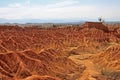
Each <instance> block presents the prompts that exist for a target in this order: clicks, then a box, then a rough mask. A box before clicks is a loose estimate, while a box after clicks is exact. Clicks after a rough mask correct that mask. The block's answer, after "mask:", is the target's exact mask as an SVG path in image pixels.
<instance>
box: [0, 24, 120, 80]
mask: <svg viewBox="0 0 120 80" xmlns="http://www.w3.org/2000/svg"><path fill="white" fill-rule="evenodd" d="M119 58H120V25H117V26H107V25H104V24H102V23H99V22H97V23H96V22H87V23H85V24H84V25H82V26H77V25H76V26H54V27H50V28H41V27H38V26H30V27H19V26H18V25H14V26H13V25H0V80H120V59H119Z"/></svg>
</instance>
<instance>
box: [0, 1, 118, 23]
mask: <svg viewBox="0 0 120 80" xmlns="http://www.w3.org/2000/svg"><path fill="white" fill-rule="evenodd" d="M98 17H102V18H104V19H105V20H106V21H107V20H108V21H109V20H110V21H112V20H116V21H120V0H0V18H3V19H49V20H52V19H63V20H64V19H71V20H72V19H73V20H75V19H76V20H77V19H80V20H84V19H93V20H97V19H98Z"/></svg>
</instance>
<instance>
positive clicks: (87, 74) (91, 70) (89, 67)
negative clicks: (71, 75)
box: [70, 55, 100, 80]
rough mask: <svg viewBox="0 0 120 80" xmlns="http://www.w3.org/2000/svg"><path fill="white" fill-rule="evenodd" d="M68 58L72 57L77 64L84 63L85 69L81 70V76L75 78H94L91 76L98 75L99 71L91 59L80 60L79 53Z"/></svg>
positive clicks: (85, 79)
mask: <svg viewBox="0 0 120 80" xmlns="http://www.w3.org/2000/svg"><path fill="white" fill-rule="evenodd" d="M70 59H72V60H73V61H74V62H75V63H77V64H84V65H85V66H86V70H85V71H84V72H83V74H82V76H81V77H80V78H79V79H77V80H96V79H95V78H93V77H92V76H94V75H98V74H99V73H100V71H99V70H97V69H96V68H95V66H94V64H93V62H92V61H91V60H89V59H84V60H81V57H80V55H74V56H70Z"/></svg>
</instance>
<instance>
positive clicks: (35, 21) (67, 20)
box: [0, 18, 120, 24]
mask: <svg viewBox="0 0 120 80" xmlns="http://www.w3.org/2000/svg"><path fill="white" fill-rule="evenodd" d="M86 21H96V20H95V19H89V18H85V19H84V20H81V19H48V20H43V19H3V18H0V24H2V23H3V24H4V23H18V24H26V23H61V24H64V23H69V24H81V23H84V22H86ZM106 23H120V21H108V22H106Z"/></svg>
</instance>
